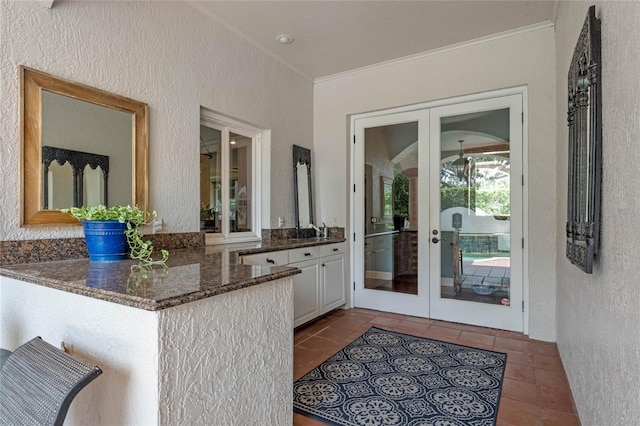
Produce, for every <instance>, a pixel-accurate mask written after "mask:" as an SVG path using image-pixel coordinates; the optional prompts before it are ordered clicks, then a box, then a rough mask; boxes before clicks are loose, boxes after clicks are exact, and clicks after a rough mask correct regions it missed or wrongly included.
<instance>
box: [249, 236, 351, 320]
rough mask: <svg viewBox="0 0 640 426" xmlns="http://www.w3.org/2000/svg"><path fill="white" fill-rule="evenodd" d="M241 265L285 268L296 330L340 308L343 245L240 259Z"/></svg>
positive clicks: (342, 285)
mask: <svg viewBox="0 0 640 426" xmlns="http://www.w3.org/2000/svg"><path fill="white" fill-rule="evenodd" d="M241 261H242V263H243V264H245V265H271V266H275V265H287V266H291V267H294V268H298V269H300V271H302V273H300V274H297V275H294V276H293V300H294V302H293V317H294V318H293V325H294V327H297V326H299V325H301V324H304V323H306V322H309V321H311V320H313V319H314V318H317V317H318V316H320V315H322V314H325V313H327V312H329V311H331V310H333V309H336V308H338V307H340V306H342V305H344V303H345V301H346V288H345V281H344V243H336V244H325V245H319V246H312V247H303V248H297V249H291V250H281V251H272V252H267V253H259V254H251V255H246V256H242V257H241Z"/></svg>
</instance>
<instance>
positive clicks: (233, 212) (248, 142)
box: [229, 133, 253, 232]
mask: <svg viewBox="0 0 640 426" xmlns="http://www.w3.org/2000/svg"><path fill="white" fill-rule="evenodd" d="M252 145H253V140H252V139H251V138H248V137H246V136H242V135H238V134H236V133H229V230H230V232H249V231H252V229H251V224H252V221H253V218H252V217H251V210H252V206H251V198H252V191H253V188H252V187H251V181H252V179H253V176H252V175H251V174H252V171H253V164H252V161H253V159H252V158H253V156H252V155H251V149H252Z"/></svg>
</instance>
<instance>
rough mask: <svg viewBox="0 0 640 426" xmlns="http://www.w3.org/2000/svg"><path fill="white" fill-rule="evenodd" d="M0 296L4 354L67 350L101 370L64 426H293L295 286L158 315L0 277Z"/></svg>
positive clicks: (275, 285) (254, 290) (278, 285)
mask: <svg viewBox="0 0 640 426" xmlns="http://www.w3.org/2000/svg"><path fill="white" fill-rule="evenodd" d="M0 288H2V292H1V293H0V322H1V323H2V327H1V328H0V347H3V348H9V349H11V350H14V349H16V348H17V347H18V346H19V345H20V344H22V343H24V342H26V341H28V340H30V339H32V338H33V337H36V336H41V337H42V338H43V339H44V340H45V341H47V342H49V343H50V344H52V345H54V346H59V345H60V342H62V341H64V342H66V343H67V344H70V345H73V355H74V356H75V357H77V358H79V359H82V360H83V361H85V362H87V363H89V364H92V365H98V366H99V367H100V368H101V369H102V371H103V374H102V375H101V376H99V377H98V378H97V379H96V380H95V381H94V382H93V383H91V384H89V385H88V387H87V388H85V389H83V390H82V392H80V393H79V394H78V396H77V397H76V399H75V400H74V402H73V404H72V405H71V409H70V411H69V414H68V417H67V420H66V422H65V424H68V425H99V424H100V425H152V424H162V425H177V424H194V425H195V424H203V425H235V424H256V425H257V424H270V425H286V424H291V423H292V421H293V401H292V399H291V395H292V389H293V388H292V387H293V278H291V277H289V278H284V279H281V280H276V281H273V282H269V283H264V284H260V285H257V286H253V287H249V288H246V289H242V290H237V291H233V292H230V293H226V294H223V295H220V296H215V297H211V298H207V299H202V300H198V301H195V302H192V303H188V304H184V305H180V306H177V307H173V308H168V309H165V310H161V311H158V312H151V311H145V310H142V309H136V308H130V307H127V306H123V305H118V304H116V303H110V302H106V301H102V300H98V299H93V298H90V297H85V296H80V295H77V294H72V293H67V292H64V291H60V290H56V289H51V288H47V287H43V286H39V285H35V284H31V283H24V282H21V281H17V280H14V279H10V278H5V277H0ZM60 306H64V309H60V308H58V307H60Z"/></svg>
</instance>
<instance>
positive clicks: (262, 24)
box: [188, 0, 559, 79]
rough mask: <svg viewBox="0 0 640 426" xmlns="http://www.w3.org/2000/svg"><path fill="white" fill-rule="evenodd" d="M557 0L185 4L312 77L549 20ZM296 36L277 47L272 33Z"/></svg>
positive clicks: (310, 0) (307, 0)
mask: <svg viewBox="0 0 640 426" xmlns="http://www.w3.org/2000/svg"><path fill="white" fill-rule="evenodd" d="M558 1H559V0H533V1H526V0H499V1H484V0H464V1H458V0H448V1H432V0H422V1H399V0H395V1H358V0H355V1H315V0H297V1H262V0H253V1H242V0H239V1H235V0H234V1H218V0H216V1H188V2H189V3H190V4H192V5H193V6H195V7H197V8H198V9H200V10H201V11H203V12H205V13H208V14H211V15H212V16H213V17H214V18H215V19H216V20H217V21H219V22H221V23H222V24H224V25H225V26H226V27H228V28H231V29H232V30H234V31H236V32H238V33H240V34H241V35H243V36H244V37H246V38H247V39H249V40H250V41H252V42H253V43H255V44H256V45H258V46H260V47H261V48H262V49H264V50H266V51H268V52H269V53H271V54H272V55H274V56H275V57H277V58H279V59H280V60H281V61H283V62H284V63H286V64H288V65H289V66H290V67H291V68H293V69H295V70H297V71H298V72H300V73H301V74H303V75H305V76H307V77H308V78H310V79H318V78H322V77H326V76H329V75H333V74H338V73H342V72H346V71H350V70H354V69H358V68H362V67H367V66H371V65H374V64H378V63H381V62H386V61H390V60H393V59H398V58H402V57H405V56H410V55H415V54H419V53H421V52H426V51H430V50H434V49H439V48H443V47H445V46H450V45H454V44H458V43H462V42H465V41H469V40H474V39H478V38H482V37H486V36H490V35H492V34H497V33H502V32H505V31H510V30H514V29H517V28H522V27H527V26H530V25H535V24H540V23H543V22H555V14H556V11H557V4H558ZM284 33H286V34H289V35H291V36H292V37H293V38H294V39H295V41H294V43H292V44H289V45H283V44H280V43H279V42H278V40H277V39H276V36H277V35H280V34H284Z"/></svg>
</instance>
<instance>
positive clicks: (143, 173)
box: [19, 66, 148, 226]
mask: <svg viewBox="0 0 640 426" xmlns="http://www.w3.org/2000/svg"><path fill="white" fill-rule="evenodd" d="M19 71H20V93H21V99H20V102H21V108H20V109H21V116H20V133H21V159H20V162H21V174H22V185H21V208H22V211H21V215H20V217H21V222H20V225H21V226H60V225H77V224H79V222H78V221H77V220H76V219H74V218H73V217H71V216H70V215H68V214H64V213H62V212H60V210H59V209H61V208H68V207H71V206H73V205H78V206H80V205H95V204H108V206H111V205H128V204H136V205H138V206H139V207H140V208H142V209H144V210H146V208H147V191H148V189H147V179H148V178H147V149H148V121H147V105H146V104H145V103H142V102H139V101H135V100H132V99H129V98H125V97H123V96H119V95H116V94H113V93H109V92H106V91H103V90H100V89H96V88H93V87H89V86H85V85H83V84H79V83H74V82H71V81H67V80H64V79H61V78H58V77H55V76H52V75H50V74H47V73H44V72H41V71H37V70H34V69H30V68H27V67H24V66H20V69H19ZM51 147H53V148H54V149H56V150H58V151H60V150H72V151H74V152H80V153H81V154H83V156H82V157H83V158H85V157H87V156H91V157H92V158H102V157H108V158H109V161H108V163H107V164H108V166H106V170H105V163H104V161H87V162H86V169H85V168H84V167H85V165H84V163H83V165H82V166H81V167H78V165H77V164H76V163H77V162H74V161H73V158H75V157H73V156H62V157H60V156H57V157H56V158H55V161H50V160H51V158H49V157H50V156H48V155H44V154H43V152H45V151H47V150H51V149H52V148H51ZM45 163H46V164H45ZM96 173H98V176H99V179H93V180H94V181H97V182H99V184H97V185H96V184H93V185H92V184H91V180H92V179H90V177H91V175H92V174H93V175H95V174H96ZM45 185H46V187H45ZM78 194H80V195H78ZM45 198H46V199H45ZM107 200H108V203H107Z"/></svg>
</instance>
